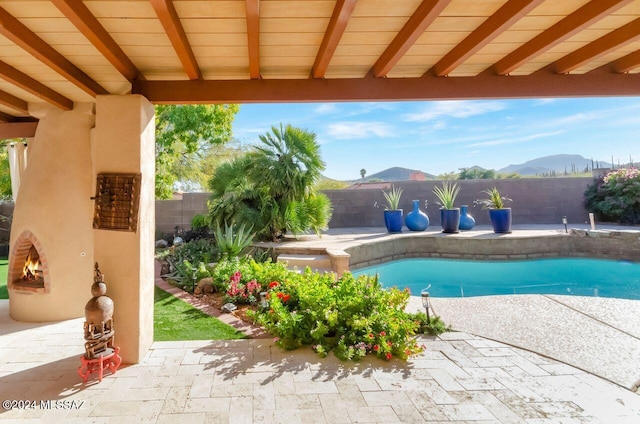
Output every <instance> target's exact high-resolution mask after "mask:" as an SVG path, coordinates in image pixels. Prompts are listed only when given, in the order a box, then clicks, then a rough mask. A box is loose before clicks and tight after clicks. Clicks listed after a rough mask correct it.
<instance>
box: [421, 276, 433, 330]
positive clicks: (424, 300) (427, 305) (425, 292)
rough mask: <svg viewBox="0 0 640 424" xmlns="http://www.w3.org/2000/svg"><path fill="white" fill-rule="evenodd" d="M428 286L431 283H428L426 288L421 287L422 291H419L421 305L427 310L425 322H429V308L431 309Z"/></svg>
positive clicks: (429, 286)
mask: <svg viewBox="0 0 640 424" xmlns="http://www.w3.org/2000/svg"><path fill="white" fill-rule="evenodd" d="M430 288H431V284H429V285H428V286H427V288H426V289H422V291H421V292H420V297H421V298H422V306H423V307H424V309H425V311H426V312H427V322H431V316H430V314H429V309H431V296H430V295H429V289H430Z"/></svg>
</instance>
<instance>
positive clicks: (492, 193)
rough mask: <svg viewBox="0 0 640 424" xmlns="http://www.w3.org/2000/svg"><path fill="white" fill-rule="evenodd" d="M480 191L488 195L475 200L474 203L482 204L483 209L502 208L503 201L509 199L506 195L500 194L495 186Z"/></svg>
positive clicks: (508, 200)
mask: <svg viewBox="0 0 640 424" xmlns="http://www.w3.org/2000/svg"><path fill="white" fill-rule="evenodd" d="M482 193H484V194H486V195H487V196H489V198H488V199H479V200H476V203H477V204H479V205H482V207H483V209H504V202H510V201H511V199H509V198H508V197H504V196H502V195H501V194H500V191H499V190H498V189H497V188H496V187H493V188H490V189H488V190H484V191H483V192H482Z"/></svg>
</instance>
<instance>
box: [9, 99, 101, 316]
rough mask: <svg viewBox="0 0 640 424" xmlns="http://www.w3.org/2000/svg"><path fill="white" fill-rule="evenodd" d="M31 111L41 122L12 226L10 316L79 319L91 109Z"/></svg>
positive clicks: (88, 240) (88, 241)
mask: <svg viewBox="0 0 640 424" xmlns="http://www.w3.org/2000/svg"><path fill="white" fill-rule="evenodd" d="M29 111H30V113H31V114H32V115H33V116H36V117H37V118H39V119H40V121H39V123H38V128H37V130H36V134H35V137H34V138H33V140H30V142H29V153H28V154H29V158H28V159H29V160H28V164H27V167H26V168H25V173H24V175H23V178H22V179H21V181H20V188H19V190H18V193H17V197H16V202H15V208H14V213H13V218H12V222H11V240H10V250H9V264H8V269H7V288H8V291H9V314H10V315H11V318H13V319H14V320H16V321H27V322H49V321H59V320H63V319H71V318H78V317H81V316H83V312H84V311H83V305H84V303H85V302H86V299H85V293H86V291H85V290H86V282H87V281H88V280H89V281H90V280H91V277H92V275H93V262H94V261H93V255H94V253H93V252H94V239H93V230H92V226H91V224H92V212H93V201H91V199H90V197H91V194H92V191H93V187H95V182H94V178H93V175H92V166H91V164H92V160H91V159H92V158H91V138H90V130H91V128H92V127H93V124H94V115H93V105H90V104H87V105H84V104H80V105H77V106H75V107H74V109H73V110H71V111H62V110H60V109H57V108H54V107H51V106H49V105H46V104H40V103H35V104H29Z"/></svg>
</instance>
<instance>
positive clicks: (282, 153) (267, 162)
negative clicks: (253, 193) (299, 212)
mask: <svg viewBox="0 0 640 424" xmlns="http://www.w3.org/2000/svg"><path fill="white" fill-rule="evenodd" d="M271 131H272V132H271V133H267V134H264V135H261V136H260V141H261V142H262V145H259V146H256V147H255V150H254V151H253V152H252V153H251V154H250V155H251V157H252V159H253V166H252V167H251V171H250V172H251V175H253V176H254V177H255V179H256V181H257V180H264V183H265V184H267V185H268V186H269V187H270V193H271V195H272V196H273V197H275V198H276V199H280V198H282V199H284V200H287V201H291V200H295V199H298V198H302V197H305V196H306V195H308V194H310V192H309V191H310V190H312V188H313V186H315V185H316V183H317V182H318V181H319V180H320V176H321V171H323V170H324V162H322V159H321V158H320V146H319V145H318V143H317V142H316V135H315V134H314V133H313V132H310V131H307V130H304V129H300V128H296V127H293V126H291V125H287V126H286V127H284V128H283V126H282V124H280V128H278V127H275V126H273V127H271Z"/></svg>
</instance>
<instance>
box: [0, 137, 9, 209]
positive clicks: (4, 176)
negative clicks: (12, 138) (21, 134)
mask: <svg viewBox="0 0 640 424" xmlns="http://www.w3.org/2000/svg"><path fill="white" fill-rule="evenodd" d="M7 147H8V144H6V145H5V146H4V148H3V149H0V201H7V200H11V172H10V169H9V152H8V151H7Z"/></svg>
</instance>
